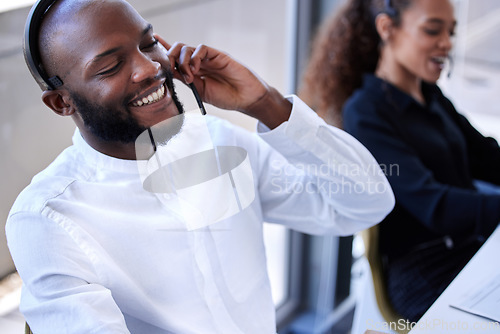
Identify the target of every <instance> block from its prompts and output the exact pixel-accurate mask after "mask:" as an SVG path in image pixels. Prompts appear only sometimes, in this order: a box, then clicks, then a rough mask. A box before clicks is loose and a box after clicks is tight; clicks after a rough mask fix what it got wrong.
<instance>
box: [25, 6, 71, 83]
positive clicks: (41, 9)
mask: <svg viewBox="0 0 500 334" xmlns="http://www.w3.org/2000/svg"><path fill="white" fill-rule="evenodd" d="M56 1H57V0H38V1H37V2H36V3H35V4H34V5H33V7H31V11H30V13H29V14H28V19H27V20H26V26H25V28H24V46H23V51H24V58H25V60H26V64H27V65H28V68H29V70H30V72H31V74H32V75H33V77H34V78H35V80H36V81H37V83H38V84H39V85H40V87H42V89H48V90H53V89H56V88H57V87H60V86H62V84H63V82H62V80H61V78H59V77H58V76H57V75H56V76H53V77H50V78H49V76H48V75H47V73H46V72H45V70H44V69H43V68H42V65H41V64H42V61H41V56H40V49H39V44H38V36H39V33H40V26H41V23H42V20H43V16H44V14H45V13H46V12H47V10H48V9H49V8H50V6H52V5H53V4H54V3H55V2H56Z"/></svg>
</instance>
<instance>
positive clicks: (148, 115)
mask: <svg viewBox="0 0 500 334" xmlns="http://www.w3.org/2000/svg"><path fill="white" fill-rule="evenodd" d="M65 27H66V30H65V32H64V36H65V38H59V43H57V48H58V49H57V51H58V54H59V55H61V59H62V60H63V65H61V68H62V69H63V71H62V72H61V74H62V76H63V81H64V85H65V88H66V89H67V90H68V92H69V93H70V96H71V99H72V102H73V104H74V106H75V109H76V111H77V113H78V114H79V115H80V116H81V118H82V119H83V121H84V124H85V126H86V127H87V128H88V129H89V130H90V131H91V132H92V133H93V134H94V135H95V136H97V137H99V138H101V139H103V140H106V141H121V142H133V141H134V140H135V139H136V137H137V136H138V135H139V134H140V133H141V132H142V131H144V130H145V129H146V128H148V127H150V126H152V125H154V124H157V123H159V122H161V121H163V120H165V119H167V118H169V117H172V116H175V115H178V114H179V111H181V110H180V109H179V108H182V106H181V105H180V103H179V101H178V100H177V98H176V96H175V92H174V89H173V82H172V75H171V73H170V62H169V59H168V57H167V55H166V50H165V49H164V48H163V46H161V44H159V43H158V41H157V40H156V39H155V38H154V36H153V30H152V27H151V25H150V24H148V23H147V22H146V21H144V19H143V18H142V17H140V15H139V14H138V13H137V12H136V11H135V10H134V9H133V8H132V7H130V5H128V4H126V3H124V2H121V1H103V2H101V1H98V2H95V4H91V5H89V6H87V7H85V8H83V9H82V10H81V11H80V12H79V13H78V14H76V16H75V19H74V20H72V22H71V23H68V24H65Z"/></svg>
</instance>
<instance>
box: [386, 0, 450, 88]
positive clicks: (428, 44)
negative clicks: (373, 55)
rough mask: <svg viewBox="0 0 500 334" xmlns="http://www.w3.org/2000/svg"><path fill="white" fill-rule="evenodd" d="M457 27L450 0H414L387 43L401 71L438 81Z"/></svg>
mask: <svg viewBox="0 0 500 334" xmlns="http://www.w3.org/2000/svg"><path fill="white" fill-rule="evenodd" d="M455 26H456V20H455V16H454V13H453V6H452V4H451V2H450V0H414V1H413V4H412V5H411V6H410V7H409V8H408V9H407V10H406V11H404V12H403V13H402V15H401V24H400V26H399V27H395V28H394V30H393V33H392V39H391V43H390V45H387V46H388V47H390V48H391V49H392V53H393V55H394V60H395V61H396V63H397V64H396V65H397V66H398V67H399V70H401V71H402V72H403V73H404V74H405V76H409V77H416V78H418V79H421V80H424V81H427V82H436V81H437V80H438V79H439V76H440V74H441V71H442V70H443V68H444V66H445V62H446V60H447V58H448V53H449V51H450V50H451V48H452V41H451V38H452V36H453V35H454V33H455Z"/></svg>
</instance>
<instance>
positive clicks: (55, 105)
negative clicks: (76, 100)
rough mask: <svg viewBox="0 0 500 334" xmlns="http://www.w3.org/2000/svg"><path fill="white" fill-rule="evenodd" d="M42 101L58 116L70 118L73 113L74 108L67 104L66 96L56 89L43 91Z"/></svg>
mask: <svg viewBox="0 0 500 334" xmlns="http://www.w3.org/2000/svg"><path fill="white" fill-rule="evenodd" d="M42 101H43V103H45V105H46V106H47V107H49V108H50V109H52V110H53V111H54V112H55V113H56V114H58V115H60V116H71V115H73V114H74V113H75V108H74V107H73V105H72V104H71V103H70V102H69V99H68V97H67V95H66V94H65V93H64V92H62V91H60V90H58V89H56V90H46V91H44V92H43V93H42Z"/></svg>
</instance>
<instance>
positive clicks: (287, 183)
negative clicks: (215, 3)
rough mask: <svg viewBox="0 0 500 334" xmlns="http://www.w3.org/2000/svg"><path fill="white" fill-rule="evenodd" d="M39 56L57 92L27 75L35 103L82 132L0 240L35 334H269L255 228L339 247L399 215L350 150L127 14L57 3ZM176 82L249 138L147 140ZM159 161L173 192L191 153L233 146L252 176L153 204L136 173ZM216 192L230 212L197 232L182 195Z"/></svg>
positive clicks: (34, 187) (209, 125)
mask: <svg viewBox="0 0 500 334" xmlns="http://www.w3.org/2000/svg"><path fill="white" fill-rule="evenodd" d="M35 6H36V5H35ZM38 44H39V45H40V50H42V52H41V55H40V56H41V66H42V67H43V70H44V71H45V72H46V73H47V75H48V77H49V78H53V80H48V81H49V82H50V84H47V82H46V81H45V80H40V79H39V78H38V77H37V76H36V75H35V79H37V81H38V82H39V84H40V85H41V87H42V90H43V93H42V100H43V102H44V103H45V104H46V105H47V106H48V107H50V108H51V109H52V110H53V111H55V112H56V113H57V114H59V115H62V116H70V117H72V118H73V120H74V121H75V123H76V125H77V131H76V132H75V135H74V137H73V141H74V144H73V145H72V146H71V147H69V148H67V149H66V150H65V151H64V152H62V153H61V155H60V156H59V157H58V158H57V159H56V160H55V161H54V162H53V163H52V164H51V165H50V166H49V167H48V168H47V169H46V170H44V171H42V172H41V173H40V174H38V175H37V176H35V178H34V179H33V180H32V182H31V184H30V185H29V186H28V187H27V188H26V189H25V190H24V191H23V192H22V193H21V194H20V195H19V197H18V199H17V200H16V202H15V204H14V206H13V208H12V210H11V212H10V214H9V218H8V222H7V227H6V232H7V238H8V244H9V248H10V251H11V253H12V257H13V259H14V262H15V264H16V267H17V269H18V271H19V273H20V275H21V277H22V279H23V282H24V287H23V294H22V301H21V311H22V312H23V314H24V315H25V317H26V319H27V322H28V323H29V324H30V326H31V327H32V329H33V331H34V332H35V333H37V334H42V333H50V334H53V333H82V334H88V333H148V334H149V333H183V334H188V333H231V334H235V333H245V334H248V333H259V334H261V333H275V332H276V325H275V319H274V305H273V302H272V298H271V290H270V285H269V279H268V275H267V272H266V258H265V252H264V244H263V237H262V224H263V222H264V221H267V222H271V223H279V224H283V225H285V226H288V227H290V228H294V229H297V230H300V231H303V232H307V233H314V234H319V233H333V234H337V235H348V234H352V233H353V232H355V231H358V230H361V229H364V228H367V227H369V226H372V225H373V224H376V223H377V222H379V221H380V220H382V219H383V218H384V217H385V216H386V215H387V214H388V213H389V212H390V210H391V209H392V207H393V205H394V197H393V194H392V191H391V190H390V187H389V186H388V183H387V180H386V178H385V177H384V176H383V173H382V171H381V170H380V168H379V166H378V165H377V163H376V161H375V160H374V159H373V157H372V156H371V155H370V153H369V152H368V151H367V150H366V149H365V148H364V147H363V146H362V145H361V144H359V142H357V141H356V140H354V139H353V138H352V137H351V136H349V135H348V134H346V133H345V132H343V131H341V130H339V129H336V128H333V127H330V126H328V125H326V124H325V123H324V122H323V121H322V120H321V119H320V118H318V117H317V115H316V114H315V113H314V112H313V111H312V110H310V109H309V108H308V107H307V106H306V105H305V104H303V103H302V102H301V101H300V100H299V99H298V98H297V97H295V96H290V97H288V98H285V97H283V96H282V95H281V94H280V93H279V92H278V91H277V90H275V89H273V88H271V87H269V86H268V85H267V84H266V83H264V82H263V81H262V80H261V79H260V78H258V77H257V76H256V75H255V74H254V73H253V72H251V71H250V70H249V69H247V68H246V67H244V66H242V65H241V64H239V63H238V62H236V61H235V60H233V59H232V58H231V57H229V56H228V55H226V54H224V53H222V52H220V51H218V50H216V49H213V48H210V47H208V46H205V45H201V46H199V47H197V48H193V47H189V46H186V45H183V44H180V43H176V44H174V45H172V46H171V45H169V44H168V43H167V42H166V41H165V40H163V39H162V38H161V37H160V36H158V35H155V34H154V33H153V29H152V26H151V25H150V24H149V23H148V22H146V21H145V20H144V19H143V18H142V17H141V16H140V15H139V14H138V13H137V12H136V11H135V10H134V9H133V8H132V7H131V6H130V5H129V4H128V3H126V2H124V1H121V0H109V1H106V0H92V1H91V0H75V1H73V0H71V1H70V0H66V1H65V0H60V1H55V3H54V4H52V6H51V7H50V8H49V9H48V10H47V12H46V13H45V14H44V17H43V21H42V23H41V27H40V30H39V34H38ZM167 50H168V51H167ZM28 64H29V61H28ZM176 64H177V65H176ZM29 66H32V65H29ZM31 70H33V68H31ZM173 78H176V79H179V80H182V81H184V83H192V84H194V85H195V86H196V87H197V89H198V90H199V92H200V96H201V97H202V99H203V100H204V101H205V102H207V103H211V104H213V105H215V106H218V107H221V108H226V109H233V110H238V111H240V112H243V113H246V114H248V115H250V116H252V117H255V118H257V119H258V120H259V122H260V124H259V132H260V133H259V134H253V133H248V132H246V131H244V130H242V129H239V128H237V127H234V126H233V125H231V124H229V123H227V122H225V121H222V120H219V119H216V118H214V117H211V116H198V118H193V117H190V116H189V115H186V116H185V121H184V117H181V119H182V120H183V121H182V122H181V123H182V126H178V127H174V129H175V130H174V131H173V133H170V134H169V135H170V137H174V138H173V139H172V140H168V139H167V140H164V141H163V142H161V141H159V142H156V141H155V140H154V136H153V135H152V134H153V133H155V131H156V130H155V129H156V128H157V127H159V126H160V125H162V124H164V123H165V122H168V121H170V120H173V119H177V118H178V117H179V115H181V116H182V115H184V114H183V110H182V105H181V103H180V102H179V101H178V99H177V97H176V94H175V90H174V84H173ZM193 119H194V120H193ZM193 124H195V125H196V124H202V125H203V126H202V127H196V126H194V125H193ZM198 129H204V130H203V131H198ZM148 133H149V134H150V135H151V136H150V138H151V144H152V145H153V147H154V149H155V150H152V152H150V154H146V155H145V156H143V155H142V154H139V153H140V152H138V151H137V150H136V148H137V146H136V145H137V140H138V138H141V136H143V135H144V134H146V135H147V134H148ZM146 138H148V137H146ZM203 138H208V140H201V139H203ZM207 141H209V142H210V145H207ZM165 147H166V148H173V149H172V152H175V154H177V155H179V154H180V155H181V156H182V154H184V158H186V159H187V160H182V159H181V160H182V161H188V162H190V161H191V162H192V163H188V164H185V165H182V168H179V171H180V173H182V174H184V181H185V179H186V178H190V177H191V176H192V177H195V176H196V177H199V178H200V175H202V176H206V175H208V174H203V173H201V174H200V173H197V172H199V170H200V169H201V170H205V169H210V168H211V166H208V164H205V163H203V164H202V165H201V166H199V165H197V163H196V162H197V161H196V160H189V159H190V156H186V152H188V153H189V152H197V153H201V154H204V152H207V150H208V151H210V148H212V150H215V149H214V148H221V147H222V148H228V147H229V148H235V149H229V150H225V151H224V150H220V151H218V152H219V154H221V153H222V152H229V153H228V154H229V156H230V157H233V158H234V159H233V160H231V161H237V163H238V164H240V162H241V164H240V165H245V166H248V169H247V171H248V170H249V171H250V172H249V173H247V174H245V175H243V176H242V174H241V173H239V172H237V171H235V169H233V167H235V166H236V165H237V164H234V165H230V166H229V167H228V166H225V165H224V164H220V165H218V166H217V167H218V170H219V173H220V175H218V174H217V179H219V176H220V177H226V181H227V182H226V183H224V182H219V181H217V182H218V183H217V182H214V183H211V186H210V187H205V188H204V187H199V188H192V187H191V188H190V192H189V196H187V197H184V198H183V197H182V196H181V191H179V192H177V193H176V192H172V193H170V194H168V195H165V196H164V194H161V193H160V192H161V191H156V190H155V189H159V188H161V187H159V186H158V184H156V183H161V182H162V181H161V179H154V178H153V179H149V181H148V182H149V183H147V182H146V183H147V184H146V183H145V182H144V179H143V178H142V175H141V173H140V168H138V166H139V165H144V166H146V170H149V169H148V166H150V165H149V164H150V163H154V158H153V156H154V157H157V158H158V160H157V161H158V162H159V156H158V155H157V154H158V152H159V151H161V150H162V149H163V148H165ZM210 152H211V151H210ZM162 158H163V156H162ZM210 159H211V158H210ZM210 159H205V160H203V161H204V162H207V161H212V160H210ZM240 165H238V166H240ZM157 167H161V166H157ZM346 167H349V168H346ZM226 169H227V170H226ZM229 169H231V170H229ZM213 170H215V171H217V168H215V169H213ZM350 171H353V172H352V173H351V172H350ZM210 175H212V174H210ZM228 175H229V177H230V179H231V180H230V181H231V182H229V181H228V180H229V179H228V178H227V176H228ZM242 179H243V180H244V181H245V182H246V183H245V187H246V188H245V189H243V190H244V191H242V189H240V188H238V186H239V182H240V181H241V180H242ZM200 180H201V181H200V182H202V181H203V182H204V181H205V179H202V178H200ZM188 181H192V180H188ZM209 181H210V182H212V180H209ZM200 182H194V181H193V182H191V183H190V182H187V183H189V186H192V185H194V186H197V185H199V183H200ZM227 185H229V195H233V191H234V194H236V193H237V194H238V196H239V198H238V208H239V210H238V211H237V212H235V213H231V214H228V211H225V210H220V211H221V216H218V217H217V219H213V220H210V219H206V221H205V222H203V223H199V224H198V223H197V222H196V221H194V222H193V217H195V218H196V217H199V219H205V217H204V216H203V214H204V211H203V210H201V209H199V208H197V207H196V205H193V204H192V203H198V202H196V201H193V202H190V203H188V204H189V205H191V206H188V207H189V208H192V210H191V211H192V212H187V214H186V211H182V208H183V207H186V205H187V204H186V202H189V201H190V200H191V199H192V198H190V197H193V198H201V199H206V200H207V201H211V202H210V203H216V204H217V205H214V206H220V207H221V208H225V206H227V207H229V204H228V203H227V202H228V201H227V200H226V199H227V198H230V197H231V196H229V195H228V194H227V193H226V188H225V186H227ZM231 185H232V186H231ZM235 189H236V190H235ZM181 190H184V189H181ZM249 193H251V194H252V196H248V194H249ZM245 196H246V197H245ZM244 200H246V202H244ZM242 203H244V204H245V205H242ZM193 212H195V213H196V214H198V216H196V215H194V216H193V215H192V213H193ZM187 215H189V217H188V216H187Z"/></svg>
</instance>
